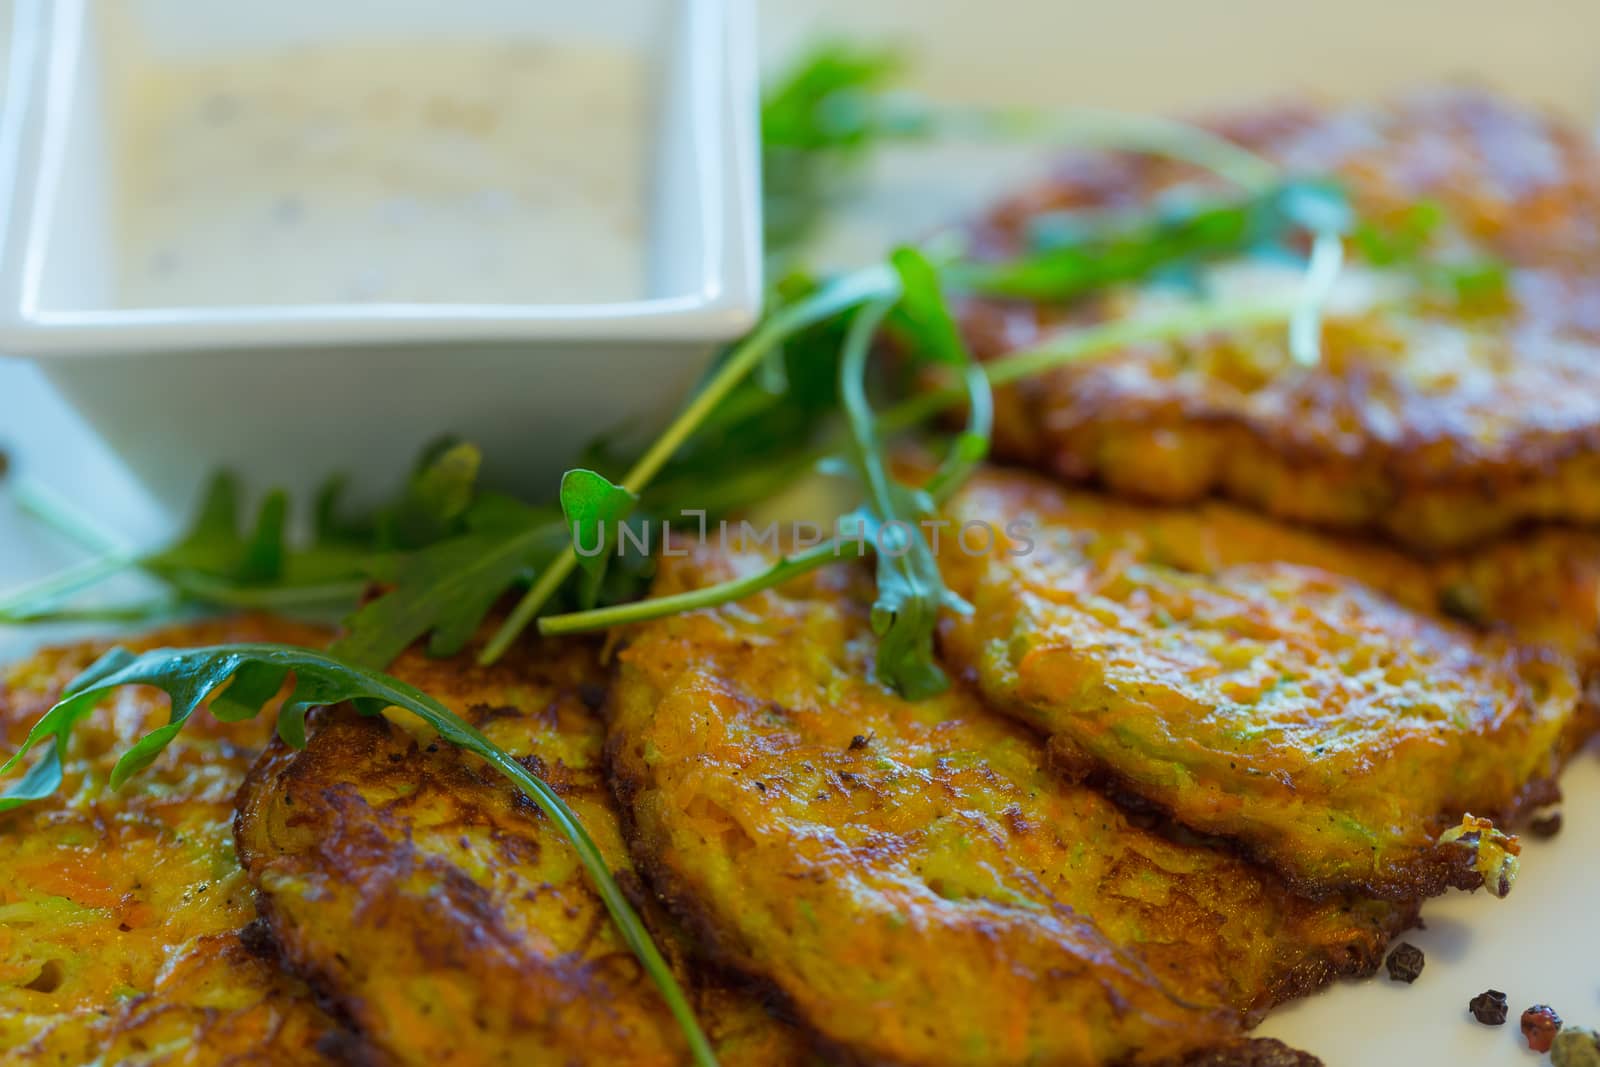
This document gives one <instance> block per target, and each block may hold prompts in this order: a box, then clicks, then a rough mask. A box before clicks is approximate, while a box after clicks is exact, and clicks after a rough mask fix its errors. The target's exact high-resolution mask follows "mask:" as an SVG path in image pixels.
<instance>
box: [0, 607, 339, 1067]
mask: <svg viewBox="0 0 1600 1067" xmlns="http://www.w3.org/2000/svg"><path fill="white" fill-rule="evenodd" d="M325 640H326V635H325V634H323V633H322V632H321V631H319V630H313V629H310V628H308V627H304V626H297V625H295V624H293V623H288V622H278V621H272V620H267V619H240V620H235V621H229V622H214V623H201V624H195V625H190V626H181V627H176V628H173V629H168V630H163V631H159V632H157V633H155V634H152V635H150V636H148V637H145V638H143V639H141V640H139V641H137V642H134V643H133V644H134V645H136V646H137V647H140V648H157V647H164V646H183V645H207V644H216V643H218V642H222V641H284V642H292V643H300V644H308V645H312V646H318V645H321V644H322V643H324V642H325ZM102 651H104V648H103V647H101V646H93V647H89V646H77V647H72V648H65V649H59V650H54V651H48V652H44V653H41V654H39V655H38V656H35V657H33V658H32V659H30V660H27V661H25V662H22V663H20V664H18V665H16V666H14V667H12V668H11V669H10V670H9V672H8V675H7V678H6V682H5V686H4V689H3V691H0V739H3V743H4V746H5V748H6V749H7V750H8V751H10V750H14V749H15V748H16V747H17V746H18V745H19V744H20V743H21V741H22V739H23V737H24V736H25V734H26V733H27V730H28V728H29V727H31V726H32V725H33V723H34V721H35V720H36V719H38V718H39V716H40V715H42V714H43V713H44V712H45V711H46V710H47V709H48V708H49V707H50V706H51V704H53V703H54V702H55V701H56V700H57V699H58V697H59V696H60V693H61V690H62V688H63V687H64V686H65V685H66V684H67V683H68V682H70V681H71V680H72V678H73V677H74V676H75V675H77V674H78V673H79V672H80V671H81V670H83V669H84V668H85V667H87V666H89V664H90V663H92V662H93V661H94V659H95V658H96V657H97V656H98V655H99V653H100V652H102ZM167 710H168V705H167V700H166V698H165V697H164V696H161V695H160V694H158V693H155V692H154V691H153V690H147V689H135V690H127V691H124V692H121V693H119V694H118V695H117V696H116V698H115V699H113V700H110V701H107V702H106V703H105V704H104V705H102V706H101V707H99V708H98V709H96V710H95V711H94V712H93V713H91V714H90V715H89V716H88V717H87V718H86V719H85V720H84V722H83V723H82V724H81V725H80V726H79V727H78V729H77V731H76V732H75V733H74V735H73V739H72V743H71V746H70V747H69V748H68V750H67V754H66V761H65V765H64V768H63V771H64V788H63V790H62V792H61V794H60V796H59V797H58V798H55V799H50V800H41V801H37V802H35V803H33V804H31V805H29V806H27V807H25V808H21V809H18V810H15V811H12V812H8V813H6V814H4V815H0V1050H4V1054H3V1055H0V1060H3V1061H4V1062H5V1063H7V1064H16V1065H18V1067H21V1065H25V1064H63V1065H65V1064H80V1063H89V1062H103V1063H118V1064H150V1065H154V1064H189V1063H206V1064H246V1063H252V1064H253V1063H260V1064H272V1065H274V1067H294V1065H300V1064H308V1065H309V1064H320V1063H325V1062H330V1061H328V1060H326V1059H325V1058H324V1055H323V1052H322V1051H321V1049H324V1048H333V1047H335V1046H334V1045H333V1044H331V1042H333V1041H334V1040H335V1039H337V1037H338V1036H339V1035H338V1034H337V1033H336V1031H335V1028H334V1026H333V1024H332V1022H331V1021H330V1020H329V1019H328V1018H327V1017H326V1016H324V1015H323V1014H322V1013H321V1011H319V1010H318V1009H317V1008H316V1007H315V1006H314V1005H313V1002H312V1000H311V998H310V994H309V990H307V988H306V987H305V986H304V985H303V984H302V983H300V982H299V981H297V980H295V979H293V978H290V977H288V976H286V975H285V974H283V973H282V972H281V971H280V970H279V968H278V967H277V965H276V963H275V962H274V961H273V960H271V959H269V958H263V957H262V956H260V955H258V954H256V953H255V952H253V951H252V948H251V945H250V944H247V943H246V942H245V941H242V940H241V937H240V932H241V930H243V929H246V928H248V926H249V924H251V923H252V922H253V921H254V920H255V918H256V909H255V895H254V892H253V891H252V889H251V887H250V884H249V882H248V881H247V880H246V879H245V877H244V872H243V871H242V870H240V867H239V863H238V860H237V859H236V858H235V855H234V848H233V837H232V832H233V796H234V792H235V790H236V789H238V787H239V783H240V782H241V781H242V780H243V778H244V775H245V771H246V770H247V769H248V768H249V766H250V764H251V763H252V762H253V761H254V759H255V756H256V753H257V752H259V751H260V750H261V749H262V748H263V747H264V746H265V743H266V740H267V737H268V735H269V734H270V732H271V729H272V723H271V721H270V719H263V720H260V721H251V722H239V723H219V722H217V721H216V720H214V719H212V718H211V717H210V716H209V715H197V716H196V717H195V718H194V719H193V720H192V721H191V722H190V723H189V726H188V727H187V729H185V730H184V732H183V733H182V734H181V735H180V736H179V737H178V739H177V740H176V741H174V742H173V743H172V745H171V746H170V747H169V748H168V749H167V751H166V752H164V753H163V754H162V755H161V757H160V758H159V759H157V760H156V762H155V763H154V764H153V765H151V767H150V768H149V769H148V770H147V771H145V772H144V773H143V774H141V775H139V776H138V777H136V778H135V779H133V780H132V781H130V782H129V783H128V784H127V785H126V786H124V787H123V788H122V789H121V790H120V791H113V790H112V789H111V788H110V787H109V786H108V785H107V778H108V776H109V774H110V771H111V767H112V765H113V764H114V763H115V762H116V757H117V756H118V755H119V754H120V753H121V752H122V750H123V749H124V748H125V747H126V746H127V744H128V743H129V741H130V740H131V739H133V738H135V737H138V736H139V735H141V734H143V733H145V732H146V731H148V730H150V729H153V728H154V727H156V726H158V725H160V724H161V723H162V722H164V721H165V718H166V714H167Z"/></svg>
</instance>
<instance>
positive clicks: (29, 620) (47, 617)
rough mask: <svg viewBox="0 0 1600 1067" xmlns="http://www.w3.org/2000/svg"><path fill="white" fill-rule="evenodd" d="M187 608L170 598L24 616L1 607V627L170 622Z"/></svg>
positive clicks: (47, 611) (57, 610) (24, 613)
mask: <svg viewBox="0 0 1600 1067" xmlns="http://www.w3.org/2000/svg"><path fill="white" fill-rule="evenodd" d="M183 607H184V604H183V601H181V600H177V599H173V598H170V597H162V598H160V599H157V600H149V601H145V602H144V603H138V604H113V605H108V606H107V607H103V608H58V609H50V608H41V609H38V610H33V611H29V610H26V609H24V610H23V611H20V612H8V611H7V610H5V609H4V608H3V607H0V626H39V625H44V624H48V623H71V622H120V623H128V622H147V621H149V620H151V619H169V618H171V617H173V615H174V614H175V613H176V612H178V611H180V610H181V609H182V608H183Z"/></svg>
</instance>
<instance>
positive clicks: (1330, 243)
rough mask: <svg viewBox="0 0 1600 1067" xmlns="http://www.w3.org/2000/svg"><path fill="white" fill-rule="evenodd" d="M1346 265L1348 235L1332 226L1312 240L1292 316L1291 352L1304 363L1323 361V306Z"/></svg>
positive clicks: (1312, 364) (1290, 353) (1305, 364)
mask: <svg viewBox="0 0 1600 1067" xmlns="http://www.w3.org/2000/svg"><path fill="white" fill-rule="evenodd" d="M1343 265H1344V238H1342V237H1341V236H1340V235H1339V234H1337V233H1335V232H1333V231H1332V230H1324V231H1322V232H1320V233H1318V234H1317V235H1316V237H1315V238H1314V239H1313V241H1312V244H1311V262H1310V263H1309V264H1307V266H1306V276H1305V281H1304V282H1303V283H1302V284H1301V289H1300V302H1299V303H1298V304H1297V305H1296V306H1295V309H1294V317H1293V318H1292V319H1290V320H1289V355H1290V356H1291V357H1292V358H1293V359H1294V361H1295V362H1296V363H1298V364H1300V366H1302V367H1315V366H1316V365H1317V364H1318V363H1320V362H1321V361H1322V309H1323V306H1324V305H1326V304H1327V302H1328V297H1329V295H1330V294H1331V293H1332V292H1333V285H1334V283H1335V282H1336V281H1338V280H1339V269H1340V267H1342V266H1343Z"/></svg>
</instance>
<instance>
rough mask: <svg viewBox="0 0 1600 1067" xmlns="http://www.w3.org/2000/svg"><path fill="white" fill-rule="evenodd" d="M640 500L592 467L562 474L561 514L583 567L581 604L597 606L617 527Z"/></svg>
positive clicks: (579, 562) (579, 468)
mask: <svg viewBox="0 0 1600 1067" xmlns="http://www.w3.org/2000/svg"><path fill="white" fill-rule="evenodd" d="M638 503H639V498H638V496H637V495H635V494H634V493H631V492H629V491H628V490H626V489H624V488H623V487H622V486H620V485H617V484H615V483H614V482H612V481H611V480H610V479H608V478H606V477H605V476H604V475H601V474H596V473H595V472H594V471H592V470H588V469H586V468H583V467H576V468H574V469H572V470H569V471H567V473H566V474H564V475H562V476H561V513H562V514H563V515H565V516H566V519H567V528H568V530H569V531H570V532H571V535H572V544H573V550H574V551H575V552H577V554H578V566H579V567H580V568H581V569H582V570H583V584H582V588H581V590H580V591H579V594H578V601H579V603H580V605H581V606H583V607H585V608H591V607H594V602H595V598H596V596H597V595H598V594H599V592H600V582H601V579H603V578H604V577H605V574H606V567H607V566H608V565H609V564H610V562H611V556H612V550H613V548H614V547H615V546H616V543H617V536H618V531H617V527H618V526H619V525H621V523H622V521H623V520H624V519H626V518H627V517H628V515H629V514H630V513H631V512H632V511H633V509H634V506H635V505H637V504H638Z"/></svg>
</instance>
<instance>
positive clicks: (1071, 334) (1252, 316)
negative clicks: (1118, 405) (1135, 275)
mask: <svg viewBox="0 0 1600 1067" xmlns="http://www.w3.org/2000/svg"><path fill="white" fill-rule="evenodd" d="M1292 314H1293V309H1292V308H1290V307H1287V306H1285V305H1284V304H1281V303H1258V304H1231V305H1225V306H1221V307H1198V308H1190V309H1185V310H1182V311H1179V312H1176V313H1174V314H1172V315H1168V316H1164V317H1162V318H1148V319H1121V320H1118V321H1116V322H1107V323H1102V324H1100V325H1098V326H1090V327H1088V328H1086V329H1082V330H1071V331H1068V332H1066V333H1062V334H1058V335H1056V336H1055V337H1052V338H1050V339H1049V340H1047V341H1043V342H1041V343H1040V344H1037V345H1034V346H1033V347H1031V348H1025V349H1022V350H1020V351H1018V352H1013V353H1012V354H1011V355H1008V356H1004V357H1002V358H1000V359H996V360H991V361H990V362H988V363H985V364H983V371H984V374H985V375H986V376H987V377H988V379H989V384H990V385H991V386H993V387H995V388H999V387H1001V386H1006V385H1011V384H1013V383H1015V382H1018V381H1020V380H1022V379H1023V378H1030V377H1032V376H1034V375H1036V374H1042V373H1044V372H1045V371H1050V370H1055V369H1057V368H1058V367H1064V366H1066V365H1067V364H1069V363H1076V362H1078V361H1080V360H1083V359H1087V358H1089V357H1090V356H1096V355H1100V354H1102V353H1105V352H1110V351H1115V350H1116V349H1119V348H1124V347H1126V346H1128V345H1134V344H1139V343H1141V342H1145V341H1167V340H1171V339H1173V338H1175V337H1186V336H1190V335H1192V334H1200V333H1207V332H1210V331H1213V330H1226V329H1233V328H1236V327H1241V326H1258V325H1265V324H1268V323H1278V322H1287V321H1289V318H1290V316H1291V315H1292ZM967 396H968V390H967V389H966V388H965V387H952V388H948V389H938V390H932V391H929V392H926V393H921V394H919V395H917V396H914V397H911V398H910V399H909V400H906V401H903V402H902V403H900V404H897V405H895V406H894V407H892V408H890V409H889V410H888V411H885V412H884V413H883V414H881V415H879V416H878V423H879V425H880V427H882V428H883V429H884V430H885V431H896V430H908V429H910V428H912V427H913V426H918V425H920V424H922V423H924V422H926V421H928V420H929V419H930V418H932V417H933V416H935V415H937V414H939V413H940V412H942V411H945V410H946V409H948V408H950V407H953V406H954V405H956V404H959V403H961V402H962V401H963V400H965V399H967Z"/></svg>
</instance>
